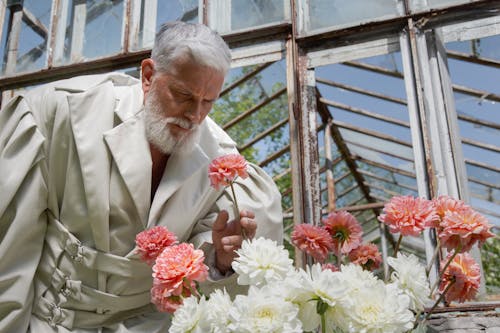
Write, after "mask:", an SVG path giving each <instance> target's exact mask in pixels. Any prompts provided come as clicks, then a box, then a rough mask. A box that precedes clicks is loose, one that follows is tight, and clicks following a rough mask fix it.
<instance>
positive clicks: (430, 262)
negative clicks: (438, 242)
mask: <svg viewBox="0 0 500 333" xmlns="http://www.w3.org/2000/svg"><path fill="white" fill-rule="evenodd" d="M440 249H441V247H440V246H436V249H435V250H434V254H433V255H432V258H431V261H429V264H428V265H427V267H426V268H425V274H426V275H427V277H429V274H430V272H431V269H432V265H434V262H435V261H436V258H437V256H438V254H439V250H440Z"/></svg>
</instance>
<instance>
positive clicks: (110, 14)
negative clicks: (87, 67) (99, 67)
mask: <svg viewBox="0 0 500 333" xmlns="http://www.w3.org/2000/svg"><path fill="white" fill-rule="evenodd" d="M68 2H69V4H68V11H67V13H66V15H67V16H66V17H67V21H66V22H67V23H66V24H67V27H66V34H65V40H64V52H63V55H62V58H60V59H58V58H57V57H56V58H55V59H54V62H55V63H56V64H57V65H62V64H67V63H73V62H80V61H83V60H88V59H94V58H100V57H104V56H110V55H113V54H117V53H119V52H120V51H121V50H122V34H123V32H122V30H123V11H124V7H123V6H124V1H123V0H87V1H80V0H71V1H68Z"/></svg>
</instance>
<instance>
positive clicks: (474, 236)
mask: <svg viewBox="0 0 500 333" xmlns="http://www.w3.org/2000/svg"><path fill="white" fill-rule="evenodd" d="M490 228H491V226H490V225H489V224H488V220H487V219H486V218H485V217H484V216H483V215H481V214H479V213H478V212H476V211H474V210H473V209H472V208H468V209H462V210H458V211H449V212H446V214H445V215H444V218H443V220H442V221H441V223H440V225H439V228H438V236H439V240H440V241H441V244H442V246H443V247H445V248H447V249H448V250H452V249H457V248H458V247H460V252H467V251H469V250H470V249H471V248H472V246H473V245H474V244H476V243H479V246H482V245H483V243H484V242H485V241H486V240H487V239H488V238H490V237H493V236H494V234H493V233H492V232H491V231H490Z"/></svg>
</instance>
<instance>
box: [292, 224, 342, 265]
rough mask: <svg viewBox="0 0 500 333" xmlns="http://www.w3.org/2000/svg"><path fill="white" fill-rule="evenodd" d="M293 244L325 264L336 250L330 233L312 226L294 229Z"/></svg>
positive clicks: (305, 225)
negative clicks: (329, 254)
mask: <svg viewBox="0 0 500 333" xmlns="http://www.w3.org/2000/svg"><path fill="white" fill-rule="evenodd" d="M291 237H292V244H293V245H295V246H296V247H298V248H299V249H300V250H302V251H304V252H306V253H307V254H309V255H311V256H312V257H313V258H314V259H316V260H318V261H320V262H323V261H325V259H326V258H327V257H328V253H329V252H332V251H333V250H334V245H333V240H332V237H331V236H330V234H329V233H328V231H326V230H325V229H324V228H322V227H318V226H315V225H311V224H305V223H304V224H298V225H296V226H295V227H294V228H293V231H292V234H291Z"/></svg>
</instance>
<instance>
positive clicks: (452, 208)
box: [432, 195, 470, 220]
mask: <svg viewBox="0 0 500 333" xmlns="http://www.w3.org/2000/svg"><path fill="white" fill-rule="evenodd" d="M432 202H433V203H434V207H435V208H436V213H437V214H438V216H439V219H440V220H443V218H444V216H445V215H446V213H447V212H459V211H462V210H466V209H470V207H469V206H468V205H466V204H465V202H463V201H462V200H457V199H455V198H452V197H450V196H447V195H440V196H439V197H437V198H435V199H433V200H432Z"/></svg>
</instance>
